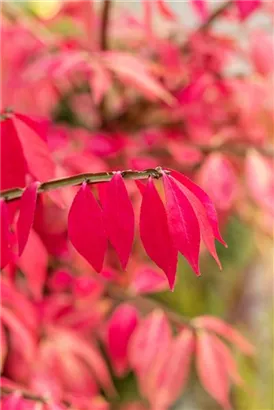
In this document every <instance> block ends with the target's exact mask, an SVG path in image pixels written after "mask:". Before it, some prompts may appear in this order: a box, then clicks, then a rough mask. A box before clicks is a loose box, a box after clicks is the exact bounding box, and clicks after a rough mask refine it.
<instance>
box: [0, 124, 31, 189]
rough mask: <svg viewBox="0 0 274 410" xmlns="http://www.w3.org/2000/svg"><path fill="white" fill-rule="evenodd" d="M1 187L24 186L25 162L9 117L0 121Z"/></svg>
mask: <svg viewBox="0 0 274 410" xmlns="http://www.w3.org/2000/svg"><path fill="white" fill-rule="evenodd" d="M0 127H1V130H0V136H1V189H8V188H15V187H24V186H25V175H26V173H27V164H26V161H25V157H24V154H23V150H22V146H21V144H20V141H19V139H18V135H17V131H16V129H15V127H14V124H13V122H12V120H11V119H7V120H4V121H1V123H0Z"/></svg>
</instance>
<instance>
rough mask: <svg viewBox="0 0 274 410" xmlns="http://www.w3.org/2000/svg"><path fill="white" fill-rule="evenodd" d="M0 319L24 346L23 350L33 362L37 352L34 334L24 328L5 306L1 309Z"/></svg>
mask: <svg viewBox="0 0 274 410" xmlns="http://www.w3.org/2000/svg"><path fill="white" fill-rule="evenodd" d="M0 318H1V320H2V322H3V324H4V325H5V326H6V327H7V328H8V329H9V331H10V332H12V333H13V334H14V335H15V336H16V339H17V340H18V342H20V343H21V344H22V346H24V349H23V350H22V352H23V354H24V356H25V357H26V358H27V359H30V360H33V359H34V357H35V352H36V343H35V339H34V337H33V335H32V333H31V332H30V331H29V330H28V329H27V328H26V327H25V326H24V324H23V323H22V321H21V320H19V319H18V318H17V317H16V316H15V315H14V313H13V312H12V311H10V310H9V309H7V308H5V307H4V306H2V307H1V309H0Z"/></svg>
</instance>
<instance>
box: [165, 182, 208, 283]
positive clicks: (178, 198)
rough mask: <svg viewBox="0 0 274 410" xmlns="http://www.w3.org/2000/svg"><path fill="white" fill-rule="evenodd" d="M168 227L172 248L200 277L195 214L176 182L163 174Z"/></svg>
mask: <svg viewBox="0 0 274 410" xmlns="http://www.w3.org/2000/svg"><path fill="white" fill-rule="evenodd" d="M163 181H164V189H165V196H166V209H167V218H168V226H169V229H170V232H171V236H172V239H173V242H174V246H175V248H176V249H178V251H179V252H181V254H182V255H183V256H184V257H185V258H186V259H187V261H188V262H189V264H190V265H191V267H192V268H193V270H194V272H195V273H196V275H200V269H199V251H200V227H199V222H198V220H197V217H196V215H195V212H194V210H193V208H192V206H191V204H190V202H189V200H188V199H187V197H186V195H185V194H184V193H183V191H182V190H181V189H180V186H179V184H178V183H177V182H176V180H175V179H174V178H173V177H171V176H167V175H166V174H163Z"/></svg>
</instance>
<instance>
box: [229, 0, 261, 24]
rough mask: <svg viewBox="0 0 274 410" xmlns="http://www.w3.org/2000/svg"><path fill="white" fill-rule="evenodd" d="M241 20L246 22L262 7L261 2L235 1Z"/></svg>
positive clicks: (256, 0)
mask: <svg viewBox="0 0 274 410" xmlns="http://www.w3.org/2000/svg"><path fill="white" fill-rule="evenodd" d="M235 3H236V6H237V8H238V11H239V15H240V18H241V20H245V19H246V18H247V17H248V16H249V15H250V14H252V13H253V12H254V11H255V10H256V9H257V8H258V7H259V6H260V5H261V0H235Z"/></svg>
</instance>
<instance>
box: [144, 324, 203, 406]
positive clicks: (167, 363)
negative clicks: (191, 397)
mask: <svg viewBox="0 0 274 410" xmlns="http://www.w3.org/2000/svg"><path fill="white" fill-rule="evenodd" d="M194 348H195V339H194V335H193V332H192V331H191V330H189V329H184V330H183V331H182V332H181V333H180V334H179V335H178V336H177V337H176V339H174V340H173V342H172V344H171V346H170V350H168V351H167V354H166V359H165V360H164V362H163V364H162V366H161V369H160V371H159V372H158V374H157V378H156V381H155V386H154V389H152V391H151V394H150V400H151V403H152V404H153V408H155V409H160V408H164V409H167V408H169V407H170V406H171V405H172V404H173V403H174V401H175V400H176V399H178V397H179V396H180V394H182V392H183V389H184V387H185V384H186V382H187V378H188V376H189V372H190V363H191V358H192V354H193V352H194Z"/></svg>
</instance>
